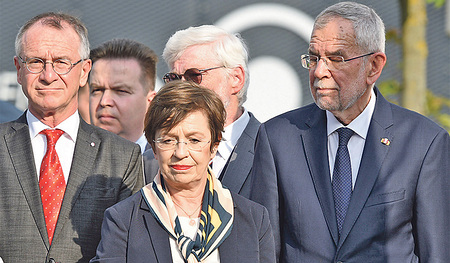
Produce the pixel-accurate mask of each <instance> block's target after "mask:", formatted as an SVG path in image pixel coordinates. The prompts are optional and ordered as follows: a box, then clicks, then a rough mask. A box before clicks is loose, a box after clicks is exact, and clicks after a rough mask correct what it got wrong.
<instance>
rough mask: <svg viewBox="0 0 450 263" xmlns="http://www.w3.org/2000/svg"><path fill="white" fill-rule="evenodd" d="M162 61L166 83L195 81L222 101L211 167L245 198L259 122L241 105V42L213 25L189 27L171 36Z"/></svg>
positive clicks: (244, 56) (245, 78)
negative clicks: (219, 132) (221, 121)
mask: <svg viewBox="0 0 450 263" xmlns="http://www.w3.org/2000/svg"><path fill="white" fill-rule="evenodd" d="M163 58H164V60H165V61H166V63H167V65H168V67H169V69H170V73H167V74H166V75H165V76H164V80H165V81H166V82H168V81H172V80H176V79H182V80H188V81H194V82H195V83H197V84H200V85H201V86H203V87H205V88H208V89H211V90H213V91H215V92H216V93H217V94H218V95H219V97H220V98H221V99H222V102H223V103H224V105H225V110H226V113H227V118H226V121H225V131H224V132H223V136H222V138H223V139H222V142H220V144H219V147H218V151H217V154H216V157H215V158H214V159H213V160H212V164H211V165H212V169H213V170H214V173H215V174H216V176H217V177H218V178H219V179H220V180H221V181H222V183H223V184H224V185H225V186H227V187H228V188H229V189H230V190H231V191H233V192H235V193H239V194H241V195H243V196H246V197H248V196H249V194H250V181H249V180H248V176H249V174H250V171H251V165H252V162H253V156H254V151H253V146H254V143H255V137H256V133H257V130H258V127H259V125H260V122H259V121H258V120H257V119H256V118H255V117H254V116H253V114H252V113H250V112H248V111H247V110H246V109H245V108H244V107H243V106H242V105H243V104H244V102H245V101H246V99H247V89H248V84H249V73H248V65H247V63H248V51H247V46H246V45H245V43H244V41H243V39H242V38H241V37H240V36H239V35H238V34H231V33H228V32H226V31H225V30H223V29H220V28H218V27H215V26H212V25H204V26H199V27H190V28H188V29H185V30H180V31H178V32H176V33H175V34H174V35H173V36H172V37H170V39H169V40H168V41H167V43H166V47H165V49H164V52H163ZM145 159H146V156H144V160H145ZM146 169H147V170H149V169H148V167H146ZM147 170H146V177H148V176H149V175H148V174H147ZM151 175H152V176H154V174H151Z"/></svg>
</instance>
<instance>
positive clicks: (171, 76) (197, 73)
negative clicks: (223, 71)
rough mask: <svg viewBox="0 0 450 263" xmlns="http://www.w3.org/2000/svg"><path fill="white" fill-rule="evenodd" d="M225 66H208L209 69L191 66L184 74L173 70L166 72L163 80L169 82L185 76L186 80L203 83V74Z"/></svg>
mask: <svg viewBox="0 0 450 263" xmlns="http://www.w3.org/2000/svg"><path fill="white" fill-rule="evenodd" d="M224 67H225V66H218V67H212V68H207V69H198V68H190V69H187V70H186V71H185V72H184V74H181V75H180V74H177V73H173V72H169V73H166V75H164V77H163V80H164V82H165V83H168V82H170V81H174V80H180V79H182V78H183V77H184V79H185V80H188V81H193V82H195V83H197V84H200V83H202V75H203V73H205V72H207V71H210V70H213V69H218V68H224Z"/></svg>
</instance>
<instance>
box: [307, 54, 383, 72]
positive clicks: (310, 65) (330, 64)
mask: <svg viewBox="0 0 450 263" xmlns="http://www.w3.org/2000/svg"><path fill="white" fill-rule="evenodd" d="M373 54H375V52H371V53H367V54H364V55H361V56H357V57H353V58H347V59H345V58H344V57H343V56H326V57H320V56H316V55H309V54H304V55H301V60H302V66H303V67H304V68H306V69H315V68H316V67H317V65H318V64H319V60H323V62H325V66H326V67H327V69H329V70H340V69H341V68H342V66H343V65H345V63H344V62H347V61H351V60H354V59H358V58H362V57H366V56H370V55H373Z"/></svg>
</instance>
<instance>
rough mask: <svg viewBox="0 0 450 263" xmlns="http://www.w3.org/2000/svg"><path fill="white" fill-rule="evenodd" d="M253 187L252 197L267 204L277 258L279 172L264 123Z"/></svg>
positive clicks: (258, 137) (259, 139) (278, 248)
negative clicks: (277, 171)
mask: <svg viewBox="0 0 450 263" xmlns="http://www.w3.org/2000/svg"><path fill="white" fill-rule="evenodd" d="M251 177H252V178H251V180H252V187H251V189H252V190H251V191H252V192H251V195H250V199H252V200H254V201H256V202H258V203H260V204H262V205H263V206H265V207H266V208H267V210H268V212H269V217H270V222H271V225H272V229H273V236H274V240H275V252H276V255H277V258H278V257H279V254H280V228H279V227H280V215H279V209H280V208H279V195H278V186H277V183H278V182H277V173H276V168H275V160H274V156H273V155H272V150H271V145H270V142H269V138H268V136H267V133H266V129H265V125H264V124H262V125H261V127H260V129H259V132H258V136H257V139H256V145H255V159H254V162H253V168H252V175H251Z"/></svg>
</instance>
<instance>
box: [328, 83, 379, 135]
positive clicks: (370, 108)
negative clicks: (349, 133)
mask: <svg viewBox="0 0 450 263" xmlns="http://www.w3.org/2000/svg"><path fill="white" fill-rule="evenodd" d="M370 94H371V95H370V100H369V104H367V107H366V108H365V109H364V110H363V112H361V113H360V114H359V115H358V116H357V117H356V118H355V119H354V120H353V121H352V122H350V123H349V124H348V125H347V126H345V127H347V128H350V129H352V130H353V131H354V132H355V133H356V134H358V135H359V136H360V137H361V138H363V139H366V136H367V132H368V130H369V125H370V121H371V120H372V115H373V112H374V110H375V102H376V95H375V92H374V90H373V89H372V92H371V93H370ZM326 113H327V135H328V136H329V135H330V134H331V133H333V132H334V131H336V130H337V129H339V128H341V127H344V125H343V124H342V123H340V122H339V121H338V120H337V119H336V117H335V116H334V115H333V113H331V112H329V111H326Z"/></svg>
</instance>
